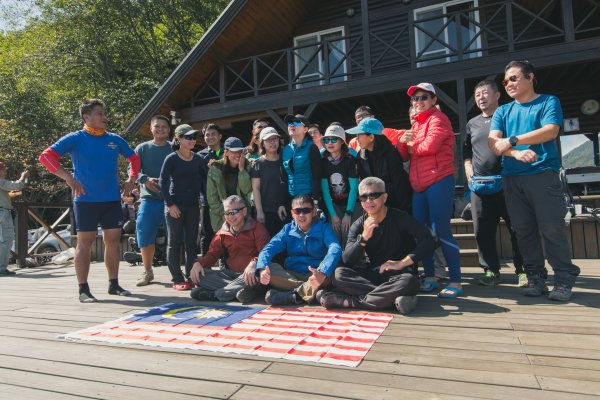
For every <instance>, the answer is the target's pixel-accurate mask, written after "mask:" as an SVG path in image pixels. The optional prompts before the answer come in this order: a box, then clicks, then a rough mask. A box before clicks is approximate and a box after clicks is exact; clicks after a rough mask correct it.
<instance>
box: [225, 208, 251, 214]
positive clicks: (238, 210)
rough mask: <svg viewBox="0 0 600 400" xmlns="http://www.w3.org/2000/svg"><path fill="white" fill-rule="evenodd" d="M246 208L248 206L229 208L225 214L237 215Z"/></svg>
mask: <svg viewBox="0 0 600 400" xmlns="http://www.w3.org/2000/svg"><path fill="white" fill-rule="evenodd" d="M244 208H246V207H242V208H234V209H233V210H227V211H225V212H224V213H223V214H225V215H236V214H237V213H239V212H240V211H242V210H243V209H244Z"/></svg>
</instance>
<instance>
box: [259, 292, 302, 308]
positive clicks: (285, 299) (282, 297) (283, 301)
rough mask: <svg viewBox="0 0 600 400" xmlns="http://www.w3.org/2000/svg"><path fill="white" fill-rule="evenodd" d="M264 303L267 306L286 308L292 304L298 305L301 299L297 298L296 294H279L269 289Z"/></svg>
mask: <svg viewBox="0 0 600 400" xmlns="http://www.w3.org/2000/svg"><path fill="white" fill-rule="evenodd" d="M265 301H266V302H267V304H270V305H272V306H288V305H292V304H300V303H301V302H302V299H300V298H299V297H298V295H297V294H296V292H294V291H293V290H292V291H289V292H280V291H278V290H275V289H271V290H269V291H268V292H267V294H266V295H265Z"/></svg>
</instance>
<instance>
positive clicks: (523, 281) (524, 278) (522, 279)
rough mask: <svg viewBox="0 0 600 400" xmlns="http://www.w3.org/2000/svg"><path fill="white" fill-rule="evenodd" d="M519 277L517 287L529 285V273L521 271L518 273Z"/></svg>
mask: <svg viewBox="0 0 600 400" xmlns="http://www.w3.org/2000/svg"><path fill="white" fill-rule="evenodd" d="M517 279H518V281H517V287H522V288H525V287H527V283H528V282H529V281H528V280H527V274H525V273H520V274H518V275H517Z"/></svg>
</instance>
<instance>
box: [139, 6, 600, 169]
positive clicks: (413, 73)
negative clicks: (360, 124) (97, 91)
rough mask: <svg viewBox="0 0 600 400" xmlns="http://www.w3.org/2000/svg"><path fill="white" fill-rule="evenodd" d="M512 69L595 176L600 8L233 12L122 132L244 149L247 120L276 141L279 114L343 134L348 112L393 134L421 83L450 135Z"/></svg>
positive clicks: (248, 128)
mask: <svg viewBox="0 0 600 400" xmlns="http://www.w3.org/2000/svg"><path fill="white" fill-rule="evenodd" d="M521 59H527V60H529V61H531V62H532V63H533V64H534V65H535V66H536V68H537V70H538V72H537V80H538V82H539V83H538V88H537V90H538V92H542V93H550V94H554V95H556V96H558V97H559V98H560V100H561V102H562V105H563V111H564V115H565V118H573V119H574V120H573V121H575V122H576V123H577V125H576V126H575V128H577V129H575V130H573V129H571V132H569V133H570V134H581V133H586V134H589V136H588V137H589V138H590V139H591V140H592V142H593V144H594V153H595V157H594V163H595V165H599V164H600V163H599V161H598V132H599V131H600V111H598V109H597V107H596V106H597V105H598V101H600V79H598V77H597V74H598V73H599V72H600V0H544V1H540V0H451V1H435V0H345V1H342V0H301V1H300V0H233V1H232V2H231V3H230V4H229V6H228V7H227V8H226V9H225V11H224V12H223V13H222V15H221V16H220V17H219V18H218V19H217V20H216V21H215V23H214V24H213V25H212V27H211V28H210V29H209V30H208V31H207V32H206V34H205V35H204V36H203V37H202V39H201V40H200V41H199V42H198V44H197V45H196V46H195V47H194V48H193V49H192V51H191V52H190V53H189V54H188V55H187V57H186V58H185V59H184V60H183V61H182V62H181V64H180V65H179V66H178V67H177V69H176V70H175V71H174V72H173V73H172V74H171V76H170V77H169V78H168V79H167V81H166V82H165V83H164V84H163V85H162V86H161V88H160V89H159V90H158V91H157V93H156V94H155V95H154V97H152V99H151V100H150V101H149V102H148V104H147V105H146V106H145V107H144V108H143V109H142V111H141V112H140V113H139V114H138V115H137V117H136V118H135V120H134V121H133V122H132V123H131V125H130V126H129V128H128V131H129V132H134V133H138V134H141V135H149V134H150V133H149V120H150V118H151V116H152V115H154V114H156V113H161V114H165V115H172V116H173V120H174V122H176V123H177V122H182V123H189V124H191V125H192V126H194V127H196V128H198V129H200V128H201V127H202V126H203V125H204V124H205V123H207V122H215V123H217V124H219V125H220V126H221V127H222V128H223V129H224V130H225V132H226V135H237V136H239V137H241V138H242V139H245V140H247V139H249V136H250V132H251V125H252V121H253V120H254V119H256V118H258V117H266V118H268V119H270V120H272V121H273V123H274V126H276V127H278V129H279V130H280V131H281V132H284V133H286V132H287V128H286V127H285V126H284V124H283V121H282V118H283V116H284V115H285V114H287V113H291V112H294V113H298V112H300V113H304V114H305V115H307V116H308V117H309V119H310V120H311V122H316V123H318V124H320V125H321V127H326V126H327V125H328V124H329V123H330V122H333V121H339V122H341V123H342V124H343V125H344V126H345V127H351V126H354V118H353V117H354V110H355V109H356V108H357V107H358V106H360V105H369V106H371V107H372V108H373V110H374V112H375V114H376V116H377V117H378V118H379V119H380V120H381V121H382V122H383V123H384V125H385V126H388V127H398V128H402V127H407V126H408V124H409V122H408V117H407V110H408V106H409V101H408V97H407V96H406V89H407V88H408V87H409V86H410V85H411V84H415V83H418V82H432V83H434V84H435V85H436V86H437V87H438V88H439V98H440V101H441V106H442V109H443V111H444V112H445V113H446V114H448V116H449V117H450V119H451V121H452V124H453V126H454V129H455V131H456V132H457V134H459V133H462V132H464V127H465V124H466V122H467V121H468V119H469V118H471V117H473V116H474V115H476V114H477V113H478V110H477V108H476V107H475V104H474V100H473V97H472V93H473V88H474V86H475V84H476V83H477V82H478V81H480V80H481V79H485V78H493V79H495V80H496V81H497V82H499V81H500V80H501V79H502V77H503V71H504V66H505V65H506V64H507V62H508V61H510V60H521ZM502 92H503V91H502ZM508 100H509V99H508V97H507V96H506V95H505V94H504V93H503V98H502V100H501V101H508ZM590 100H591V101H590ZM571 125H572V124H571Z"/></svg>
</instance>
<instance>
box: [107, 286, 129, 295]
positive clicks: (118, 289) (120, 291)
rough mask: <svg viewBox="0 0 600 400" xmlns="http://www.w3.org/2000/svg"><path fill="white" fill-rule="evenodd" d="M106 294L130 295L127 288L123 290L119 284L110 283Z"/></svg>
mask: <svg viewBox="0 0 600 400" xmlns="http://www.w3.org/2000/svg"><path fill="white" fill-rule="evenodd" d="M108 294H112V295H115V296H131V292H130V291H129V290H125V289H123V288H122V287H121V286H119V285H110V286H109V287H108Z"/></svg>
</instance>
